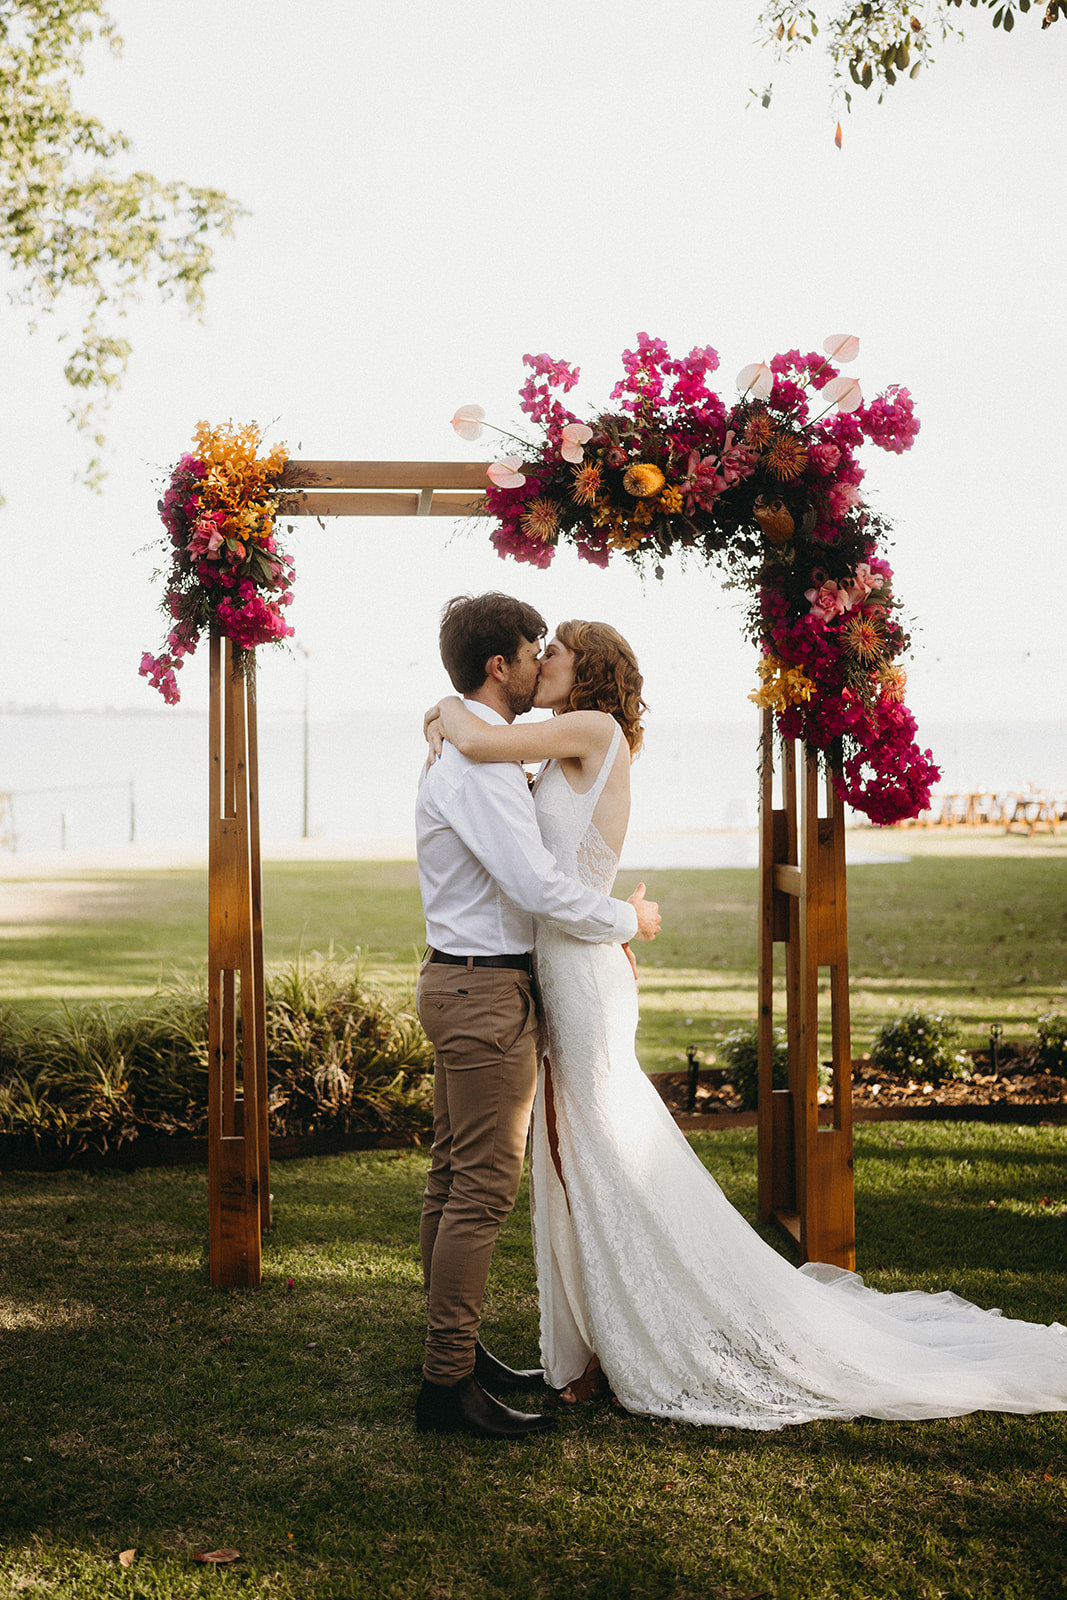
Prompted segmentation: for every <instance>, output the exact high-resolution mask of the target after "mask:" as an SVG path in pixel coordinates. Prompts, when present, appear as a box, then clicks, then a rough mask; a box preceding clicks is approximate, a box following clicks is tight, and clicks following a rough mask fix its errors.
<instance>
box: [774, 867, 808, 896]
mask: <svg viewBox="0 0 1067 1600" xmlns="http://www.w3.org/2000/svg"><path fill="white" fill-rule="evenodd" d="M802 881H803V880H802V878H801V874H800V868H799V867H793V866H790V865H789V864H788V863H785V864H783V863H781V862H779V863H777V864H776V865H775V869H774V887H775V888H776V889H777V890H778V891H779V893H780V894H795V895H798V894H799V893H800V887H801V883H802Z"/></svg>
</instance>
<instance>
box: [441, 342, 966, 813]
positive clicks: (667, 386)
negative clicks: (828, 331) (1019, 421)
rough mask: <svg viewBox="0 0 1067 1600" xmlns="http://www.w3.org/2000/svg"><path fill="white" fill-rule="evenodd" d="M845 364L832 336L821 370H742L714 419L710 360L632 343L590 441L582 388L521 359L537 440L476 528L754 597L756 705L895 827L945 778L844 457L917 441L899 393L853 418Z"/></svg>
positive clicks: (510, 546)
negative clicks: (699, 562) (903, 659)
mask: <svg viewBox="0 0 1067 1600" xmlns="http://www.w3.org/2000/svg"><path fill="white" fill-rule="evenodd" d="M858 348H859V341H858V340H857V339H856V338H855V337H854V336H853V335H847V334H838V335H833V336H832V337H831V338H829V339H827V340H826V342H825V344H824V346H823V350H824V354H821V355H820V354H817V353H814V352H809V353H808V354H802V353H801V352H800V351H799V350H790V351H787V352H785V353H784V354H780V355H775V356H773V357H771V359H770V360H769V361H757V362H752V363H750V364H749V365H748V366H746V367H744V368H743V369H742V371H741V372H740V374H739V376H738V390H739V394H740V398H739V399H737V400H736V401H734V402H733V403H732V404H727V403H726V402H725V401H724V400H723V399H722V398H721V397H720V396H719V395H718V394H716V393H715V392H713V391H712V390H711V389H709V387H708V382H707V380H708V378H709V376H710V375H711V374H712V373H713V372H714V371H715V370H716V368H717V366H718V356H717V355H716V353H715V351H714V350H713V349H711V347H710V346H701V347H697V348H696V349H693V350H691V351H690V352H689V354H688V355H687V356H685V357H683V358H682V359H681V360H675V359H673V358H672V357H671V355H670V352H669V351H668V349H667V346H666V344H665V343H664V342H663V340H662V339H659V338H654V337H651V336H650V335H648V334H647V333H641V334H639V335H638V337H637V343H636V348H635V349H633V350H626V351H624V352H623V356H622V367H623V376H622V377H621V378H620V380H619V381H618V383H617V384H616V385H615V387H614V389H613V390H612V391H611V396H610V401H611V403H612V407H613V408H612V409H609V410H606V411H602V412H599V413H596V414H594V415H592V416H590V417H589V418H588V419H587V420H586V421H585V423H584V424H583V423H582V422H581V421H580V420H579V419H578V418H577V417H575V416H574V414H573V413H572V412H571V411H569V410H568V409H567V408H566V407H565V406H564V405H563V404H562V402H561V401H560V399H559V398H558V394H557V391H558V393H562V394H569V393H570V391H571V390H572V389H573V388H574V386H575V384H576V383H577V381H578V377H579V373H578V369H577V368H576V367H574V366H572V365H570V364H569V363H568V362H565V361H557V360H554V359H553V358H552V357H550V356H548V355H544V354H542V355H537V356H530V355H527V356H524V357H523V361H524V363H525V365H526V366H527V367H528V368H529V369H530V375H529V376H528V378H527V379H526V382H525V384H524V385H523V389H522V392H521V401H520V403H521V405H522V409H523V411H524V412H525V413H526V415H527V416H528V417H529V418H530V419H531V420H532V421H533V422H535V423H536V424H537V425H538V426H539V427H540V429H541V433H542V437H541V439H540V441H539V442H537V443H535V444H532V445H530V446H528V447H527V448H526V449H525V451H523V452H522V453H519V454H515V453H513V454H512V455H510V456H509V457H508V458H507V466H506V470H505V471H504V472H499V471H494V472H493V473H492V480H493V481H491V482H490V485H489V487H488V489H487V491H486V496H485V510H486V513H487V514H488V516H489V517H490V518H491V519H492V521H493V523H494V527H493V530H492V533H491V535H490V537H491V539H492V541H493V544H494V546H495V547H496V549H497V551H498V553H499V554H500V555H501V556H504V557H508V558H511V559H514V560H518V561H525V562H528V563H530V564H531V565H533V566H537V567H546V566H548V564H549V563H550V562H551V560H552V558H553V556H554V554H555V552H556V549H557V548H558V547H559V545H560V544H561V543H564V542H566V543H570V544H572V545H573V546H574V548H575V549H576V550H577V552H578V555H579V556H580V557H581V559H582V560H584V561H589V562H591V563H593V564H594V565H596V566H601V567H603V566H607V565H608V563H609V562H610V561H611V560H613V559H617V558H619V557H621V558H622V559H624V560H627V561H630V562H632V563H634V564H635V565H637V566H640V567H643V568H646V569H651V570H652V571H653V572H654V573H656V574H657V575H662V563H663V561H664V560H665V559H666V558H667V557H668V556H669V555H672V554H673V553H674V552H675V551H682V552H689V553H691V554H692V555H694V556H696V557H697V558H700V559H703V560H706V561H708V562H715V563H717V564H722V565H724V566H726V567H727V569H728V570H729V574H730V582H731V583H732V585H733V586H735V587H738V588H741V589H744V590H747V591H748V592H749V594H750V595H751V596H752V602H751V606H750V610H749V618H748V628H749V632H750V634H751V635H752V637H753V638H754V639H756V640H757V641H758V642H759V645H760V649H761V653H762V659H761V668H760V679H761V684H760V687H759V688H758V689H757V690H756V691H755V692H754V693H753V694H752V696H751V697H750V698H752V699H753V700H755V701H756V703H757V704H759V705H762V706H769V707H771V708H772V709H773V710H774V711H775V713H776V715H777V718H778V725H779V728H780V731H781V733H782V734H783V736H786V737H792V738H801V739H804V740H806V741H807V742H808V743H809V744H811V745H814V746H815V747H816V748H818V749H819V750H821V751H823V752H824V753H826V754H827V756H829V757H830V758H831V762H832V765H833V767H834V770H835V772H836V773H837V774H838V775H837V777H836V779H835V781H836V784H837V788H838V793H839V794H840V795H841V797H842V798H843V799H844V800H846V801H847V802H848V803H849V804H850V805H851V806H853V807H855V809H856V810H858V811H861V812H863V813H864V814H865V815H866V816H868V817H870V819H871V820H872V821H873V822H878V823H890V822H896V821H899V820H900V819H902V818H904V817H911V816H915V815H917V814H918V813H919V812H920V811H922V810H923V809H925V808H926V807H927V806H928V804H929V799H930V785H931V783H933V782H934V781H936V779H937V778H938V776H939V772H938V769H937V767H936V766H935V765H934V763H933V758H932V756H931V754H930V752H929V750H922V749H920V748H919V746H918V744H917V743H916V740H915V732H916V730H915V721H914V718H913V717H912V716H911V713H910V712H909V711H908V710H907V708H906V706H905V705H904V704H903V690H904V682H905V678H904V673H903V672H902V671H901V669H900V668H899V666H896V665H895V664H894V663H895V661H896V658H897V657H899V656H900V655H901V654H902V652H903V651H904V650H905V649H906V648H907V644H908V639H907V635H906V633H905V631H904V628H903V627H902V626H901V623H900V620H899V610H900V608H899V602H898V600H897V598H896V596H895V595H894V592H893V586H892V576H893V575H892V572H891V570H890V567H889V565H888V563H887V562H886V561H885V559H884V558H883V557H882V556H881V555H880V554H879V553H878V542H879V540H880V539H882V538H883V537H884V535H885V533H886V531H887V524H886V523H885V521H884V519H882V518H881V517H879V516H878V515H877V514H876V513H875V512H873V511H872V510H871V508H870V507H869V506H868V505H867V504H866V503H865V500H864V496H863V491H862V487H861V486H862V484H863V476H864V473H863V468H862V466H861V465H860V464H859V461H858V460H857V451H858V450H859V448H860V447H861V446H862V445H863V444H864V443H865V442H866V443H869V444H874V445H877V446H878V447H879V448H881V449H884V450H890V451H893V452H895V453H899V452H900V451H903V450H907V449H909V448H910V447H911V445H912V443H913V441H914V439H915V435H916V434H917V432H918V429H919V424H918V421H917V420H916V418H915V411H914V405H913V403H912V399H911V396H910V395H909V393H908V391H907V390H906V389H903V388H900V387H899V386H894V387H892V388H890V389H887V390H886V392H885V393H884V394H882V395H879V396H878V397H877V398H876V399H875V400H873V401H872V402H871V403H870V404H869V405H865V404H864V403H863V398H862V393H861V390H860V386H859V384H858V383H857V381H856V380H855V379H854V378H851V377H848V376H845V375H843V374H842V373H841V372H840V370H839V366H840V365H841V364H843V363H846V362H848V361H851V360H853V359H854V358H855V356H856V354H857V352H858ZM470 409H472V408H468V407H465V408H463V411H464V412H467V411H469V410H470ZM480 415H481V411H480V408H479V416H480ZM457 416H458V417H459V418H460V423H463V422H465V421H466V420H467V419H466V418H464V417H463V416H461V415H460V414H459V413H457ZM486 426H492V424H486ZM457 431H462V430H461V428H460V427H459V425H458V424H457ZM501 431H502V430H501ZM637 469H640V470H637Z"/></svg>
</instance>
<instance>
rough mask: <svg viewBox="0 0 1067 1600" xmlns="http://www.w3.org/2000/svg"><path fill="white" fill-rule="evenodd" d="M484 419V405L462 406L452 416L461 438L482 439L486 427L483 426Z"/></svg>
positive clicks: (453, 424)
mask: <svg viewBox="0 0 1067 1600" xmlns="http://www.w3.org/2000/svg"><path fill="white" fill-rule="evenodd" d="M484 421H485V408H484V406H460V408H459V410H458V411H457V412H456V414H455V416H454V417H453V418H452V426H453V427H454V428H455V430H456V432H457V433H458V434H459V436H460V438H461V439H471V440H474V439H480V438H481V436H482V434H483V433H484V432H485V429H484V428H483V427H482V423H483V422H484Z"/></svg>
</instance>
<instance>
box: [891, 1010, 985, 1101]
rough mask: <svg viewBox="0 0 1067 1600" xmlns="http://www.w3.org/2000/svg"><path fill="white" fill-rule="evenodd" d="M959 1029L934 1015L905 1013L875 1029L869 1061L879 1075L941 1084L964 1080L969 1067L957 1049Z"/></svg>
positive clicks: (945, 1019)
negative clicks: (891, 1074) (879, 1070)
mask: <svg viewBox="0 0 1067 1600" xmlns="http://www.w3.org/2000/svg"><path fill="white" fill-rule="evenodd" d="M959 1041H960V1030H959V1026H958V1025H957V1024H956V1023H955V1022H954V1021H953V1020H952V1018H951V1017H946V1016H943V1015H941V1014H940V1013H938V1012H928V1011H919V1010H917V1009H916V1010H914V1011H905V1012H904V1014H903V1016H901V1017H898V1018H897V1020H896V1021H895V1022H886V1023H884V1024H883V1025H882V1027H880V1028H879V1029H878V1032H877V1033H876V1034H875V1036H874V1042H873V1044H872V1045H871V1060H872V1061H873V1062H874V1064H875V1066H877V1067H880V1068H881V1070H882V1071H883V1072H892V1073H899V1074H900V1075H901V1076H902V1077H911V1078H921V1079H923V1080H924V1081H925V1082H928V1083H941V1082H943V1081H944V1080H945V1079H946V1078H966V1077H967V1076H968V1074H969V1073H970V1070H971V1063H970V1060H969V1058H968V1057H967V1056H965V1055H964V1054H963V1052H962V1051H960V1050H959V1049H957V1046H958V1044H959Z"/></svg>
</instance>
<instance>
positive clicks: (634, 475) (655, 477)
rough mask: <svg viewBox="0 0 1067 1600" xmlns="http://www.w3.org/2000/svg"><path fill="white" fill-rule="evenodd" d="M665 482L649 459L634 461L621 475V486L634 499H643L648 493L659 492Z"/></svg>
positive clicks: (661, 474)
mask: <svg viewBox="0 0 1067 1600" xmlns="http://www.w3.org/2000/svg"><path fill="white" fill-rule="evenodd" d="M666 482H667V480H666V478H665V477H664V476H663V473H662V472H661V471H660V469H659V468H658V467H657V466H653V464H652V463H651V462H649V461H636V462H635V463H634V465H633V466H632V467H630V468H629V469H628V470H627V471H626V473H625V474H624V475H623V480H622V486H623V488H624V489H625V490H626V493H627V494H632V495H633V496H634V498H635V500H644V499H645V498H646V496H648V495H653V494H659V492H660V490H661V489H662V488H663V486H664V484H665V483H666Z"/></svg>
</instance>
